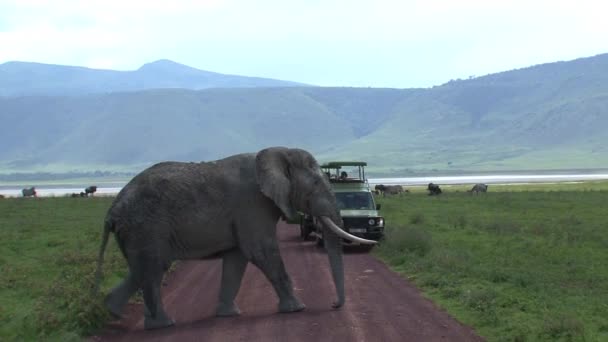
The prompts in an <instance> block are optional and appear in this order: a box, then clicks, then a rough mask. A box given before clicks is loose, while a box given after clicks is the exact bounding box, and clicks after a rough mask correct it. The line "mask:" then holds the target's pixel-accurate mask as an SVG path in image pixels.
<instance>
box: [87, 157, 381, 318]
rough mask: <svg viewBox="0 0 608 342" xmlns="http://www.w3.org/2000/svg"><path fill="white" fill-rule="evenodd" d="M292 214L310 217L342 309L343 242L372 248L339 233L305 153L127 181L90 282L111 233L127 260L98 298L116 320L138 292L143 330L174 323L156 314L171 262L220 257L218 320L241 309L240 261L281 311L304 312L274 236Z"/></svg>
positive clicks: (175, 165) (325, 184) (156, 171)
mask: <svg viewBox="0 0 608 342" xmlns="http://www.w3.org/2000/svg"><path fill="white" fill-rule="evenodd" d="M298 212H302V213H306V214H309V215H312V216H314V217H317V218H318V219H319V221H320V222H322V223H323V230H324V231H323V234H324V237H325V239H324V240H325V247H326V250H327V254H328V258H329V264H330V266H331V272H332V276H333V281H334V285H335V288H336V292H337V297H338V299H337V301H336V302H335V303H334V304H333V307H334V308H338V307H340V306H342V305H343V304H344V300H345V299H344V274H343V273H344V271H343V263H342V244H341V242H342V239H343V238H345V239H350V240H353V241H358V242H360V243H367V244H374V243H375V241H370V240H365V239H361V238H358V237H356V236H353V235H350V234H348V233H346V232H345V231H344V230H342V229H340V226H342V219H341V217H340V213H339V210H338V209H337V207H336V199H335V196H334V194H333V192H332V191H331V187H330V184H329V181H328V180H327V178H326V177H325V176H324V174H323V172H322V171H321V168H320V167H319V165H318V163H317V161H316V160H315V159H314V158H313V156H312V155H311V154H310V153H308V152H306V151H304V150H300V149H288V148H284V147H273V148H268V149H264V150H262V151H260V152H258V153H257V154H255V153H250V154H238V155H234V156H231V157H228V158H225V159H221V160H217V161H212V162H201V163H180V162H163V163H159V164H156V165H154V166H152V167H150V168H148V169H146V170H144V171H142V172H141V173H140V174H138V175H137V176H135V177H134V178H133V179H132V180H131V181H130V182H129V183H128V184H127V185H126V186H125V187H124V188H123V189H122V190H121V191H120V193H119V194H118V196H117V197H116V199H115V200H114V202H113V203H112V205H111V207H110V209H109V210H108V213H107V215H106V218H105V222H104V233H103V238H102V244H101V248H100V252H99V259H98V266H97V285H96V289H95V291H97V289H98V286H99V279H100V276H101V266H102V263H103V254H104V250H105V247H106V244H107V241H108V236H109V233H110V232H113V233H114V236H115V238H116V241H117V242H118V246H119V248H120V250H121V252H122V254H123V256H124V257H125V258H126V260H127V264H128V267H129V274H128V275H127V277H126V278H125V279H124V280H123V281H122V283H120V284H119V285H118V286H117V287H115V288H114V289H112V291H111V292H110V293H109V294H108V295H107V296H106V299H105V304H106V306H107V307H108V309H109V310H110V312H111V313H113V314H114V315H116V316H120V314H121V312H122V309H123V307H124V306H125V304H126V303H127V301H128V300H129V297H131V295H132V294H133V293H134V292H135V291H137V290H138V289H139V288H142V289H143V295H144V304H145V314H144V315H145V320H144V327H145V328H146V329H153V328H161V327H166V326H170V325H173V324H174V321H173V320H172V319H171V318H169V317H168V316H167V314H166V313H165V311H164V309H163V305H162V302H161V294H160V285H161V280H162V277H163V274H164V272H165V271H166V270H167V268H168V267H169V265H170V264H171V262H172V261H173V260H177V259H201V258H205V257H212V256H215V255H219V256H221V257H222V262H223V266H222V279H221V290H220V294H219V304H218V306H217V308H216V314H217V315H218V316H232V315H238V314H239V313H240V311H239V309H238V307H237V306H236V304H235V303H234V299H235V297H236V295H237V292H238V290H239V288H240V285H241V280H242V277H243V273H244V272H245V268H246V265H247V263H248V262H251V263H252V264H254V265H255V266H257V267H258V268H259V269H260V270H261V271H262V273H264V275H265V276H266V277H267V278H268V280H269V281H270V283H271V284H272V286H273V287H274V290H275V291H276V294H277V296H278V299H279V303H278V310H279V311H280V312H295V311H300V310H303V309H304V308H305V306H304V304H302V303H300V301H299V300H298V299H297V298H296V297H295V296H294V294H293V289H292V284H291V280H290V278H289V275H288V274H287V272H286V271H285V267H284V264H283V260H282V259H281V255H280V253H279V245H278V241H277V237H276V223H277V221H278V219H279V217H281V216H284V217H286V218H288V219H293V218H295V217H297V215H298Z"/></svg>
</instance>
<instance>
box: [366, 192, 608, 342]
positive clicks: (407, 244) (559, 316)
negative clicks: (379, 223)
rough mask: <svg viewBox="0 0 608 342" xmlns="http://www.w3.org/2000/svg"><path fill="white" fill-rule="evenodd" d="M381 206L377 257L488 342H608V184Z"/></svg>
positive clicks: (419, 197)
mask: <svg viewBox="0 0 608 342" xmlns="http://www.w3.org/2000/svg"><path fill="white" fill-rule="evenodd" d="M442 188H443V189H444V194H442V195H441V196H439V197H435V196H432V197H431V196H427V195H426V194H425V192H424V189H423V188H420V187H418V188H412V190H411V191H412V192H411V193H410V194H407V195H405V196H401V197H392V198H379V202H380V203H381V204H382V212H383V215H384V216H385V217H386V220H387V222H388V223H387V237H386V241H385V242H384V243H383V244H382V245H381V246H380V247H379V248H377V249H375V254H376V255H377V256H379V257H380V258H382V259H383V260H384V261H385V262H386V263H387V264H388V265H390V266H391V267H392V268H393V269H394V270H396V271H397V272H399V273H400V274H402V275H403V276H404V277H406V278H407V279H409V280H411V281H413V282H414V283H415V284H416V285H417V286H419V287H420V288H421V289H422V290H423V292H424V293H425V295H427V296H428V297H430V298H431V299H432V300H433V301H435V302H436V303H438V304H439V305H440V306H442V307H444V308H445V309H446V310H447V311H448V312H450V313H451V314H452V315H453V316H455V317H456V318H457V319H458V320H460V321H461V322H463V323H465V324H467V325H470V326H473V327H474V328H475V329H476V331H477V332H478V333H479V334H480V335H482V336H484V337H486V338H487V339H488V340H490V341H606V340H608V267H606V260H608V234H607V230H608V215H607V212H606V203H607V200H608V182H587V183H572V184H538V185H510V186H497V185H490V187H489V193H487V194H485V195H479V196H475V195H473V196H472V195H470V194H469V193H466V192H464V190H465V189H468V188H470V186H449V187H448V186H445V187H442Z"/></svg>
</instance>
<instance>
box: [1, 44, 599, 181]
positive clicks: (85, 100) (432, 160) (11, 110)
mask: <svg viewBox="0 0 608 342" xmlns="http://www.w3.org/2000/svg"><path fill="white" fill-rule="evenodd" d="M0 119H1V121H2V123H3V125H2V126H0V146H3V148H2V149H0V160H1V161H2V162H0V172H3V173H7V172H16V171H23V170H43V171H49V170H53V171H62V170H63V171H65V170H75V169H77V170H97V169H99V170H125V169H131V170H139V169H141V167H143V166H146V165H149V164H151V163H153V162H156V161H161V160H191V161H199V160H212V159H216V158H220V157H223V156H226V155H229V154H233V153H239V152H246V151H256V150H258V149H260V148H263V147H265V146H272V145H285V146H297V147H302V148H306V149H309V150H311V151H313V152H314V153H315V154H316V155H317V157H318V158H319V159H320V160H322V161H327V160H333V159H359V160H366V161H368V162H369V163H370V165H372V167H371V168H370V171H374V172H376V173H377V174H380V173H384V174H406V173H411V172H430V171H433V170H439V171H442V172H470V171H496V170H555V169H583V168H608V151H607V147H606V146H607V145H608V144H607V143H608V55H598V56H595V57H590V58H582V59H578V60H574V61H569V62H557V63H549V64H543V65H538V66H533V67H529V68H523V69H519V70H513V71H508V72H502V73H498V74H492V75H487V76H483V77H478V78H474V79H468V80H455V81H450V82H448V83H446V84H444V85H441V86H437V87H433V88H430V89H374V88H323V87H280V88H232V89H228V88H224V89H205V90H185V89H172V90H171V89H157V90H144V91H136V92H126V93H112V94H89V95H83V96H23V97H0Z"/></svg>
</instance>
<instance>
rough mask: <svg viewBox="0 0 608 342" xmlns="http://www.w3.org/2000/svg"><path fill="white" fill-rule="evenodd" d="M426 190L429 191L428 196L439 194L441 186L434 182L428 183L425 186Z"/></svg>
mask: <svg viewBox="0 0 608 342" xmlns="http://www.w3.org/2000/svg"><path fill="white" fill-rule="evenodd" d="M427 190H428V191H429V196H433V195H440V194H441V188H440V187H439V185H437V184H434V183H429V185H428V186H427Z"/></svg>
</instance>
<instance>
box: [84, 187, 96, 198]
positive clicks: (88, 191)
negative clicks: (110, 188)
mask: <svg viewBox="0 0 608 342" xmlns="http://www.w3.org/2000/svg"><path fill="white" fill-rule="evenodd" d="M96 191H97V185H91V186H88V187H86V188H85V189H84V192H85V194H86V195H87V196H88V195H89V194H91V195H93V194H94V193H95V192H96Z"/></svg>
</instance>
